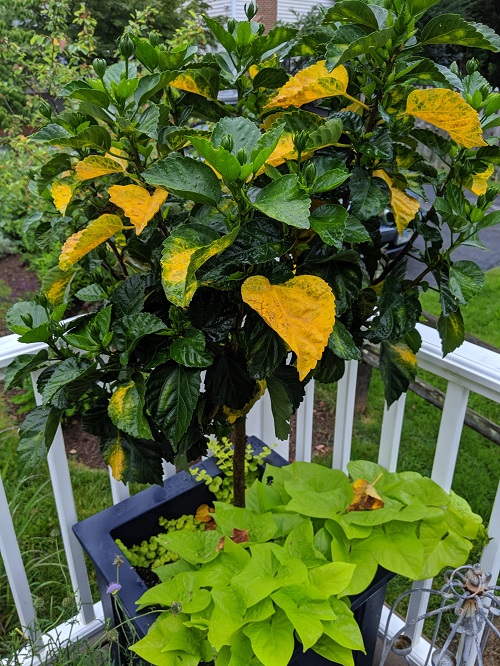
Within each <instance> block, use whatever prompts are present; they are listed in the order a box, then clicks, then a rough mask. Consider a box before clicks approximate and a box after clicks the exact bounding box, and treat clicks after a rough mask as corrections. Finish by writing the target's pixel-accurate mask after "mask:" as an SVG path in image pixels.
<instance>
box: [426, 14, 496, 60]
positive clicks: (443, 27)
mask: <svg viewBox="0 0 500 666" xmlns="http://www.w3.org/2000/svg"><path fill="white" fill-rule="evenodd" d="M420 43H421V44H460V45H462V46H469V47H476V48H481V49H487V50H489V51H495V52H498V51H500V37H499V36H498V35H497V34H496V33H495V32H494V31H493V30H492V29H491V28H488V26H486V25H482V24H481V23H472V22H470V23H469V22H468V21H464V19H463V18H462V17H461V16H460V15H459V14H440V15H439V16H435V17H434V18H433V19H431V20H430V21H429V22H428V23H427V24H426V25H425V26H424V28H423V30H422V33H421V35H420Z"/></svg>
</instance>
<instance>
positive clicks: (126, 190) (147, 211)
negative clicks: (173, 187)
mask: <svg viewBox="0 0 500 666" xmlns="http://www.w3.org/2000/svg"><path fill="white" fill-rule="evenodd" d="M167 196H168V192H166V191H165V190H162V189H161V188H159V187H158V188H156V190H155V191H154V192H153V194H149V192H148V191H147V190H146V189H144V187H139V185H113V186H112V187H110V188H109V198H110V200H111V201H112V202H113V203H114V204H115V205H117V206H119V207H120V208H121V209H122V210H123V212H124V213H125V215H126V216H127V217H128V218H130V221H131V222H132V224H133V225H134V227H135V230H136V233H137V235H139V234H140V233H141V231H142V230H143V229H144V228H145V226H146V225H147V223H148V222H149V220H151V218H152V217H154V216H155V215H156V213H157V212H158V211H159V210H160V206H161V205H162V204H163V203H164V202H165V199H166V198H167Z"/></svg>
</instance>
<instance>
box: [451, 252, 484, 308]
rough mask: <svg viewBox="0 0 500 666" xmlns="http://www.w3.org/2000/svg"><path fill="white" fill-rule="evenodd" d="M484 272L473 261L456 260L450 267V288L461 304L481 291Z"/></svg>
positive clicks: (464, 303)
mask: <svg viewBox="0 0 500 666" xmlns="http://www.w3.org/2000/svg"><path fill="white" fill-rule="evenodd" d="M483 284H484V272H483V271H482V270H481V268H480V267H479V266H478V265H477V264H475V263H474V262H473V261H467V260H463V261H456V262H455V263H454V264H453V265H452V266H451V268H450V281H449V288H450V291H451V293H452V294H453V295H454V296H455V298H456V299H457V300H458V302H459V303H460V304H461V305H466V304H467V303H468V302H469V301H470V299H471V298H472V297H473V296H475V295H476V294H477V293H478V292H479V291H481V289H482V287H483Z"/></svg>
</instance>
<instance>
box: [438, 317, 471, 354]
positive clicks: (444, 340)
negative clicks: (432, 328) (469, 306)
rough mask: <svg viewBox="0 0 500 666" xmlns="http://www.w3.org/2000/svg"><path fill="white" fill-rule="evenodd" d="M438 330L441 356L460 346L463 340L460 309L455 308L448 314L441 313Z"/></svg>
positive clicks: (462, 321) (463, 329)
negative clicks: (441, 350)
mask: <svg viewBox="0 0 500 666" xmlns="http://www.w3.org/2000/svg"><path fill="white" fill-rule="evenodd" d="M438 331H439V337H440V338H441V346H442V349H443V356H446V354H449V353H450V352H452V351H455V349H457V348H458V347H460V345H461V344H462V342H463V341H464V340H465V328H464V320H463V317H462V313H461V312H460V310H456V311H455V312H452V313H451V314H449V315H448V316H446V315H444V314H442V315H441V316H440V317H439V319H438Z"/></svg>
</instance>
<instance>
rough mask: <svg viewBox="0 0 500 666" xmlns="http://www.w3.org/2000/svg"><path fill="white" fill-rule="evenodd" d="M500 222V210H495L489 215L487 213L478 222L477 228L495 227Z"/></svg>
mask: <svg viewBox="0 0 500 666" xmlns="http://www.w3.org/2000/svg"><path fill="white" fill-rule="evenodd" d="M499 223H500V210H494V211H492V212H491V213H488V215H485V216H484V217H483V219H482V220H480V222H478V223H477V225H476V228H477V230H478V231H479V230H481V229H488V228H489V227H494V226H495V225H496V224H499Z"/></svg>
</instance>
